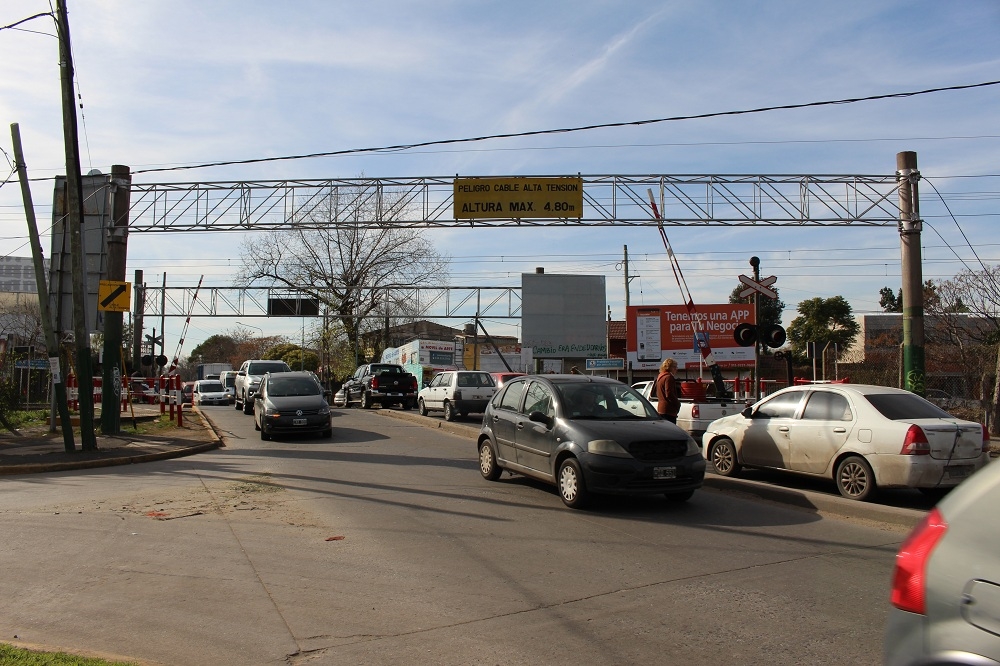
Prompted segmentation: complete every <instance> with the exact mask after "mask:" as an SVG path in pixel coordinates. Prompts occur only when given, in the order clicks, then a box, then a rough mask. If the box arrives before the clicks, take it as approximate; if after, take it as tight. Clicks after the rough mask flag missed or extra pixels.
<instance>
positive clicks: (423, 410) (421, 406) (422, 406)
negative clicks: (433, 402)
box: [417, 398, 427, 416]
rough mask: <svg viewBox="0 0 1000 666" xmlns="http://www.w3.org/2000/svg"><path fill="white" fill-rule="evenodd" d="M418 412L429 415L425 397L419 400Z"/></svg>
mask: <svg viewBox="0 0 1000 666" xmlns="http://www.w3.org/2000/svg"><path fill="white" fill-rule="evenodd" d="M417 413H418V414H420V415H421V416H427V405H425V404H424V399H423V398H421V399H420V400H418V401H417Z"/></svg>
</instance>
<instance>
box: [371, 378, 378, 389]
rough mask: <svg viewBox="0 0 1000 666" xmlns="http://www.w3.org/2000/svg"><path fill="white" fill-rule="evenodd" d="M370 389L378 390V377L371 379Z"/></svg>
mask: <svg viewBox="0 0 1000 666" xmlns="http://www.w3.org/2000/svg"><path fill="white" fill-rule="evenodd" d="M372 388H373V389H377V388H378V377H372Z"/></svg>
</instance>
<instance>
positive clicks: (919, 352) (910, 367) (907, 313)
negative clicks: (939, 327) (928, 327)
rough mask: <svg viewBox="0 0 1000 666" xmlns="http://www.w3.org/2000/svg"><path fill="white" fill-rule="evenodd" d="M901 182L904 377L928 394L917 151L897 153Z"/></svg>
mask: <svg viewBox="0 0 1000 666" xmlns="http://www.w3.org/2000/svg"><path fill="white" fill-rule="evenodd" d="M896 180H897V181H899V242H900V251H901V254H902V262H901V265H902V273H903V274H902V278H903V284H902V289H903V380H904V382H905V385H904V387H903V388H905V389H906V390H907V391H913V392H914V393H916V394H917V395H924V392H925V390H926V388H927V387H926V385H925V375H924V279H923V270H922V268H921V258H920V232H921V231H922V230H923V226H924V222H923V220H921V219H920V196H919V192H918V188H917V183H918V182H919V181H920V171H918V170H917V154H916V153H915V152H912V151H906V152H902V153H896Z"/></svg>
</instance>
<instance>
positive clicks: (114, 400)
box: [101, 164, 132, 435]
mask: <svg viewBox="0 0 1000 666" xmlns="http://www.w3.org/2000/svg"><path fill="white" fill-rule="evenodd" d="M131 189H132V175H131V173H130V171H129V168H128V167H127V166H122V165H120V164H114V165H112V166H111V228H110V229H108V279H109V280H115V281H118V282H124V281H125V260H126V256H127V251H126V248H127V245H128V208H129V192H130V191H131ZM123 319H124V314H123V313H121V312H116V311H110V310H109V311H107V312H105V313H104V365H103V372H102V377H103V386H104V399H103V403H102V404H103V407H102V409H101V432H102V433H104V434H105V435H117V434H118V432H119V425H120V423H121V408H120V407H119V405H120V404H121V392H122V390H123V389H122V380H123V378H124V380H125V381H126V382H127V381H128V378H127V377H128V372H127V371H126V369H125V367H124V365H125V364H124V359H125V354H124V352H123V351H122V328H123V326H122V320H123ZM112 407H113V408H112Z"/></svg>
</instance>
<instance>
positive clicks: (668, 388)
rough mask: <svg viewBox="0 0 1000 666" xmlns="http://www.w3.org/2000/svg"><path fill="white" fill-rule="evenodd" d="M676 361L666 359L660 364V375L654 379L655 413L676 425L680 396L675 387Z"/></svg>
mask: <svg viewBox="0 0 1000 666" xmlns="http://www.w3.org/2000/svg"><path fill="white" fill-rule="evenodd" d="M675 372H677V361H675V360H674V359H672V358H668V359H666V360H664V361H663V363H661V364H660V374H659V376H657V378H656V386H655V388H656V411H657V412H658V413H659V415H660V417H662V418H664V419H666V420H668V421H670V422H671V423H677V412H679V411H681V395H680V389H679V388H678V386H677V378H676V377H674V373H675Z"/></svg>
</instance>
